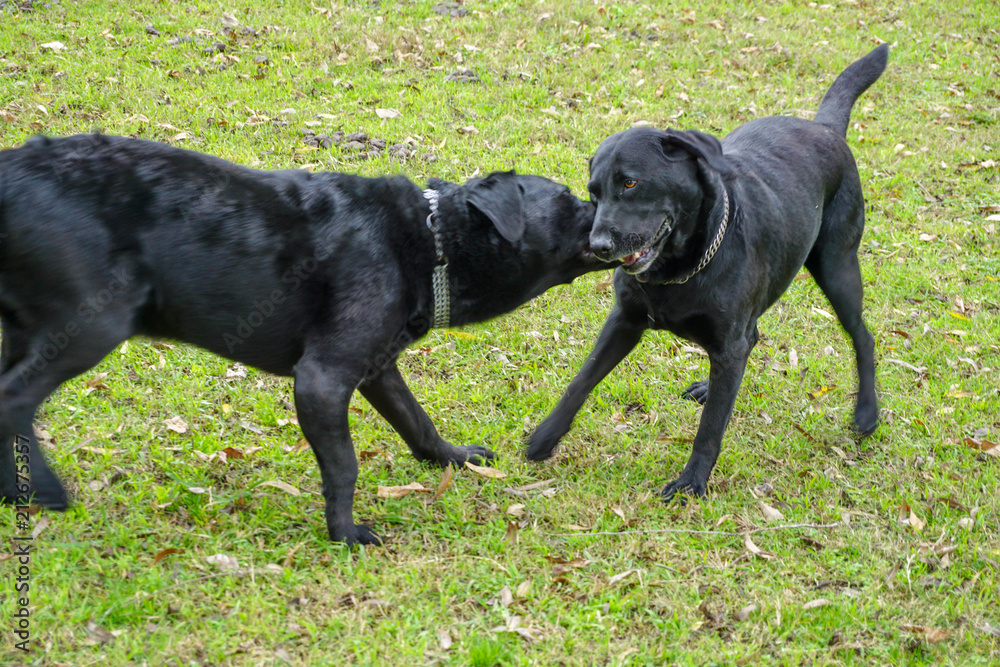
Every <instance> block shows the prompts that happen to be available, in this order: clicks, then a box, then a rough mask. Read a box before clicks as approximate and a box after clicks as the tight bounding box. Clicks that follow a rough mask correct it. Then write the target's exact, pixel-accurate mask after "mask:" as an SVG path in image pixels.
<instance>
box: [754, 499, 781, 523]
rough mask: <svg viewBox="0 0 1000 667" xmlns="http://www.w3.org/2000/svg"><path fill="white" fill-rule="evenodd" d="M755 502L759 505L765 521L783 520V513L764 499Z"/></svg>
mask: <svg viewBox="0 0 1000 667" xmlns="http://www.w3.org/2000/svg"><path fill="white" fill-rule="evenodd" d="M757 504H758V505H760V511H761V513H762V514H763V515H764V518H765V519H766V520H767V521H784V519H785V515H784V514H782V513H781V512H779V511H778V510H776V509H774V508H773V507H771V506H770V505H768V504H767V503H765V502H764V501H759V502H758V503H757Z"/></svg>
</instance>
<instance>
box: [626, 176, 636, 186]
mask: <svg viewBox="0 0 1000 667" xmlns="http://www.w3.org/2000/svg"><path fill="white" fill-rule="evenodd" d="M638 182H639V181H637V180H635V179H634V178H626V179H625V187H626V188H634V187H635V184H636V183H638Z"/></svg>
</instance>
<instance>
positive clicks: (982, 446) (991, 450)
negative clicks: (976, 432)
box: [962, 437, 1000, 456]
mask: <svg viewBox="0 0 1000 667" xmlns="http://www.w3.org/2000/svg"><path fill="white" fill-rule="evenodd" d="M962 442H964V443H965V444H966V445H967V446H968V447H971V448H972V449H975V450H977V451H980V452H983V453H984V454H988V455H989V456H1000V445H998V444H997V443H995V442H993V441H991V440H983V439H980V438H968V437H966V438H964V439H963V440H962Z"/></svg>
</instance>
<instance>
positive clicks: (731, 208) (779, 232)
mask: <svg viewBox="0 0 1000 667" xmlns="http://www.w3.org/2000/svg"><path fill="white" fill-rule="evenodd" d="M888 53H889V49H888V47H887V46H884V45H883V46H880V47H878V48H877V49H875V50H874V51H872V52H871V53H870V54H868V55H867V56H865V57H864V58H862V59H861V60H859V61H857V62H855V63H854V64H853V65H851V66H850V67H848V68H847V70H845V71H844V72H843V73H842V74H841V75H840V76H839V77H838V78H837V80H836V81H835V82H834V83H833V85H832V86H831V87H830V90H829V91H828V92H827V94H826V96H824V98H823V101H822V103H821V104H820V107H819V111H818V113H817V114H816V118H815V120H813V121H811V122H810V121H805V120H800V119H797V118H782V117H771V118H762V119H759V120H755V121H753V122H750V123H747V124H745V125H742V126H740V127H738V128H736V129H735V130H733V131H732V132H731V133H730V134H729V135H727V136H726V137H725V139H723V140H722V142H721V143H720V142H719V141H718V140H717V139H715V138H714V137H712V136H709V135H706V134H702V133H700V132H695V131H686V132H678V131H675V130H667V131H659V130H654V129H647V128H638V129H632V130H626V131H624V132H619V133H618V134H615V135H612V136H611V137H609V138H608V139H606V140H605V141H604V142H603V143H602V144H601V146H600V147H599V148H598V150H597V153H596V154H595V155H594V157H593V159H592V160H591V165H590V166H591V178H590V186H589V187H590V193H591V197H592V199H593V200H594V201H595V202H597V217H596V220H595V223H594V230H593V232H592V233H591V235H590V245H591V249H592V250H593V252H594V253H595V254H597V256H598V257H602V258H604V259H608V260H611V259H621V261H622V263H623V266H622V267H621V268H620V269H619V270H617V271H616V272H615V276H614V285H615V292H616V295H617V303H616V305H615V308H614V309H613V310H612V311H611V314H610V316H609V317H608V320H607V322H606V323H605V325H604V329H603V331H601V334H600V337H599V338H598V340H597V344H596V346H595V347H594V350H593V352H592V353H591V355H590V357H589V358H588V359H587V361H586V363H585V364H584V366H583V368H582V369H581V371H580V372H579V374H578V375H577V376H576V377H575V378H574V379H573V381H572V383H570V385H569V387H568V389H567V390H566V393H565V394H564V395H563V397H562V399H561V400H560V402H559V405H558V406H557V407H556V409H555V410H554V411H553V412H552V414H550V415H549V416H548V417H547V418H546V419H545V421H544V422H542V424H541V425H540V426H539V427H538V429H537V430H536V431H535V432H534V433H533V434H532V436H531V438H530V441H529V443H528V450H527V456H528V458H529V459H533V460H542V459H545V458H548V457H549V456H551V455H552V452H553V450H554V449H555V447H556V445H557V444H558V442H559V438H561V437H562V436H563V435H565V434H566V432H567V431H568V430H569V428H570V425H571V424H572V422H573V418H574V417H575V415H576V413H577V412H578V411H579V409H580V407H581V406H582V405H583V402H584V401H585V400H586V398H587V396H588V394H590V392H591V391H592V390H593V388H594V387H595V386H596V385H597V383H598V382H600V381H601V379H602V378H604V376H605V375H607V374H608V373H609V372H610V371H611V369H612V368H614V367H615V366H616V365H617V364H618V363H619V362H620V361H621V360H622V359H624V358H625V356H626V355H627V354H628V353H629V352H630V351H631V350H632V348H633V347H635V345H636V344H637V343H638V342H639V339H640V338H641V337H642V333H643V331H645V330H646V329H649V328H653V329H667V330H669V331H672V332H673V333H675V334H677V335H679V336H682V337H684V338H687V339H689V340H693V341H694V342H696V343H698V344H699V345H701V346H702V347H703V348H705V350H706V351H707V352H708V356H709V360H710V362H711V371H710V375H709V379H708V381H707V382H696V383H695V384H693V385H691V386H690V387H688V389H687V390H686V391H685V392H684V395H685V396H686V397H689V398H693V399H694V400H696V401H698V402H700V403H704V404H705V409H704V412H703V413H702V415H701V423H700V425H699V427H698V434H697V436H696V437H695V439H694V447H693V451H692V452H691V457H690V459H689V460H688V462H687V465H685V466H684V470H683V472H681V475H680V477H678V478H677V479H676V480H674V481H673V482H671V483H670V484H667V486H666V487H664V489H663V491H662V495H663V497H664V499H665V500H670V499H671V498H672V497H673V496H674V494H675V493H677V492H678V491H680V492H684V493H690V494H694V495H697V496H704V494H705V487H706V484H707V482H708V477H709V474H710V473H711V472H712V468H713V467H714V465H715V461H716V459H717V458H718V456H719V449H720V446H721V442H722V434H723V432H724V431H725V429H726V425H727V424H728V423H729V418H730V416H731V414H732V410H733V404H734V402H735V400H736V394H737V391H738V390H739V386H740V381H741V380H742V378H743V373H744V371H745V369H746V364H747V358H748V357H749V354H750V350H751V349H753V347H754V345H756V343H757V338H758V333H757V318H759V317H760V315H761V314H762V313H763V312H764V311H765V310H767V308H768V307H769V306H770V305H771V304H772V303H774V301H775V300H776V299H777V298H778V297H779V296H781V294H782V293H783V292H784V291H785V289H786V288H787V287H788V285H789V283H790V282H791V281H792V279H793V278H794V277H795V274H796V273H797V272H798V271H799V268H800V267H801V266H802V265H803V263H804V264H805V266H806V268H808V269H809V271H810V273H812V275H813V277H814V278H815V279H816V282H817V283H818V284H819V286H820V288H821V289H822V290H823V293H824V294H826V296H827V298H828V299H829V300H830V303H831V304H832V305H833V308H834V310H835V311H836V313H837V317H838V318H839V319H840V323H841V324H842V325H843V327H844V329H845V330H846V331H847V333H848V334H849V335H850V337H851V341H852V342H853V344H854V351H855V354H856V355H857V365H858V375H859V381H858V396H857V405H856V407H855V410H854V427H855V429H856V430H857V431H858V432H859V433H860V434H861V435H868V434H870V433H871V432H872V431H873V430H875V426H876V424H877V423H878V401H877V398H876V396H875V357H874V342H873V340H872V337H871V335H870V334H869V333H868V330H867V329H866V328H865V325H864V322H863V321H862V318H861V302H862V298H861V272H860V269H859V267H858V257H857V251H858V244H859V242H860V240H861V233H862V230H863V228H864V209H865V202H864V198H863V197H862V194H861V182H860V179H859V177H858V170H857V167H856V165H855V163H854V157H853V156H852V155H851V151H850V149H849V148H848V147H847V143H846V141H845V137H846V135H847V123H848V119H849V117H850V112H851V107H852V106H853V105H854V101H855V100H856V99H857V98H858V96H859V95H861V93H862V92H864V91H865V89H867V88H868V86H870V85H871V84H872V83H874V82H875V80H876V79H878V77H879V76H880V75H881V74H882V72H883V71H884V70H885V66H886V62H887V60H888Z"/></svg>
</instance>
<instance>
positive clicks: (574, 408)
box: [525, 304, 647, 461]
mask: <svg viewBox="0 0 1000 667" xmlns="http://www.w3.org/2000/svg"><path fill="white" fill-rule="evenodd" d="M645 323H646V319H645V318H642V319H641V320H637V319H636V318H632V317H629V316H628V315H627V314H626V313H625V311H624V310H623V309H622V307H621V306H620V305H618V304H616V305H615V307H614V308H613V309H612V310H611V314H610V315H609V316H608V321H607V322H605V323H604V328H603V329H602V330H601V334H600V336H598V337H597V343H596V344H595V345H594V349H593V351H592V352H591V353H590V356H588V357H587V361H585V362H584V364H583V368H581V369H580V372H579V373H577V374H576V377H574V378H573V381H572V382H570V383H569V386H568V387H567V388H566V392H565V393H564V394H563V396H562V398H561V399H559V405H557V406H556V408H555V410H553V411H552V413H551V414H550V415H549V416H548V417H546V418H545V421H543V422H542V423H541V424H539V425H538V428H536V429H535V431H534V433H532V434H531V437H530V438H529V439H528V449H527V451H526V452H525V456H526V457H527V458H528V460H530V461H544V460H545V459H547V458H549V457H550V456H552V454H553V452H554V451H555V449H556V446H557V445H558V444H559V439H560V438H562V437H563V436H564V435H566V433H567V432H568V431H569V429H570V426H572V425H573V419H574V418H575V417H576V413H577V412H579V411H580V408H582V407H583V404H584V402H585V401H586V400H587V396H589V395H590V392H592V391H593V390H594V387H596V386H597V385H598V384H599V383H600V382H601V380H603V379H604V378H605V377H606V376H607V374H608V373H610V372H611V370H612V369H613V368H614V367H615V366H617V365H618V364H619V363H621V360H622V359H624V358H625V357H626V356H628V353H629V352H631V351H632V349H633V348H634V347H635V346H636V345H638V343H639V340H640V339H641V338H642V333H643V332H644V331H645V330H646V328H647V327H646V325H645Z"/></svg>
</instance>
